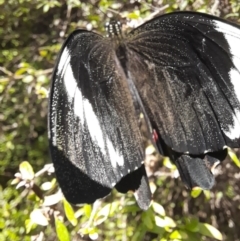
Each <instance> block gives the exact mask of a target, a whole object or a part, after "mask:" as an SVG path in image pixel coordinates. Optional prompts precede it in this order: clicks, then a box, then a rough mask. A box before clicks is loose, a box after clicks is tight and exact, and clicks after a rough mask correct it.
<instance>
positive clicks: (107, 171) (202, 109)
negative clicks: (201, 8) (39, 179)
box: [49, 12, 240, 209]
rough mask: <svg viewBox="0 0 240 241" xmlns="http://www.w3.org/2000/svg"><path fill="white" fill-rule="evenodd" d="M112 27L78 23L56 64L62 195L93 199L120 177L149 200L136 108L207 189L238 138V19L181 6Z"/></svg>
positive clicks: (141, 199)
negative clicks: (99, 30)
mask: <svg viewBox="0 0 240 241" xmlns="http://www.w3.org/2000/svg"><path fill="white" fill-rule="evenodd" d="M107 28H108V37H102V36H101V35H98V34H96V33H93V32H89V31H86V30H76V31H74V32H73V33H72V34H71V35H70V36H69V37H68V39H67V40H66V42H65V43H64V45H63V47H62V50H61V52H60V55H59V57H58V59H57V64H56V67H55V70H54V73H53V78H52V86H51V92H50V105H49V140H50V150H51V156H52V160H53V163H54V167H55V171H56V176H57V180H58V182H59V184H60V187H61V189H62V191H63V193H64V195H65V197H66V198H67V200H68V201H69V202H71V203H74V204H76V203H93V202H94V201H95V200H96V199H98V198H101V197H104V196H106V195H107V194H109V192H110V191H111V190H112V188H114V187H115V188H116V189H117V190H118V191H120V192H123V193H125V192H127V191H128V190H133V191H134V192H135V197H136V199H137V202H138V204H139V206H140V207H141V208H142V209H147V208H148V206H149V204H150V201H151V192H150V189H149V184H148V179H147V177H146V172H145V168H144V164H143V161H144V148H143V144H142V138H141V133H140V131H139V125H138V120H139V113H143V114H144V116H145V119H146V121H147V123H148V129H149V132H150V133H155V134H157V141H156V146H157V148H158V150H159V152H160V153H161V154H162V155H164V156H168V157H170V159H171V160H172V161H173V162H174V163H175V164H176V166H177V168H178V170H179V172H180V175H181V178H182V180H183V181H184V183H185V184H186V186H187V187H189V188H193V187H195V186H200V187H201V188H203V189H210V188H211V187H212V186H213V184H214V177H213V174H212V172H211V169H212V168H213V167H214V166H215V165H216V164H217V163H219V161H223V160H224V159H225V157H226V155H227V147H231V148H237V147H240V27H239V26H237V25H235V24H233V23H230V22H226V21H224V20H222V19H219V18H217V17H214V16H210V15H206V14H201V13H192V12H177V13H171V14H166V15H162V16H160V17H157V18H154V19H153V20H151V21H149V22H147V23H145V24H143V25H141V26H140V27H138V28H136V29H134V30H132V31H131V32H130V33H129V34H127V36H126V37H123V36H122V33H121V28H120V26H119V24H118V23H117V22H115V23H111V24H109V25H107ZM155 136H156V135H155Z"/></svg>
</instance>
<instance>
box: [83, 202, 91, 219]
mask: <svg viewBox="0 0 240 241" xmlns="http://www.w3.org/2000/svg"><path fill="white" fill-rule="evenodd" d="M83 209H84V212H85V215H86V216H87V217H88V218H90V216H91V212H92V206H91V205H89V204H86V205H84V206H83Z"/></svg>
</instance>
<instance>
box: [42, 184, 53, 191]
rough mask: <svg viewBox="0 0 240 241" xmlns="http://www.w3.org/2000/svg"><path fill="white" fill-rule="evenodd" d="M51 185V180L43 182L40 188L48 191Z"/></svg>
mask: <svg viewBox="0 0 240 241" xmlns="http://www.w3.org/2000/svg"><path fill="white" fill-rule="evenodd" d="M52 187H53V183H52V182H44V183H43V184H42V185H41V189H42V190H43V191H48V190H50V189H51V188H52Z"/></svg>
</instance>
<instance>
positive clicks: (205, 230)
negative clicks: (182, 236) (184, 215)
mask: <svg viewBox="0 0 240 241" xmlns="http://www.w3.org/2000/svg"><path fill="white" fill-rule="evenodd" d="M198 228H199V233H201V234H203V235H205V236H208V237H210V238H215V239H217V240H222V238H223V237H222V234H221V233H220V231H219V230H217V229H216V228H215V227H213V226H212V225H210V224H208V223H199V224H198Z"/></svg>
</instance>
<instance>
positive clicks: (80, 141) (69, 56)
mask: <svg viewBox="0 0 240 241" xmlns="http://www.w3.org/2000/svg"><path fill="white" fill-rule="evenodd" d="M103 40H104V39H103V38H102V37H101V36H99V35H97V34H94V33H91V32H87V31H75V32H74V33H72V34H71V35H70V36H69V38H68V39H67V41H66V42H65V44H64V46H63V48H62V50H61V53H60V56H59V58H58V61H57V65H56V68H55V71H54V75H53V82H52V89H51V93H50V117H49V130H50V132H49V137H50V150H51V155H52V159H53V163H54V166H55V169H56V176H57V179H58V182H59V184H60V186H61V188H62V191H63V193H64V195H65V196H66V198H67V199H68V200H69V201H70V202H72V203H92V202H94V201H95V200H96V199H98V198H100V197H104V196H106V195H107V194H108V193H109V192H110V190H111V189H112V188H113V187H114V186H115V185H116V184H117V183H118V182H119V181H120V180H121V179H122V178H123V177H124V176H126V175H127V174H128V173H131V172H133V171H134V170H136V169H138V168H139V167H140V166H141V165H142V162H143V160H144V150H143V146H142V140H141V134H140V132H139V128H138V116H137V115H136V112H135V109H134V103H133V99H132V95H131V93H130V90H129V88H128V84H127V81H126V79H125V78H126V77H125V75H124V72H123V70H122V68H121V66H120V65H119V63H118V60H117V58H116V56H115V53H114V49H113V48H111V42H109V41H106V40H105V41H103ZM139 185H140V184H139ZM130 187H131V185H129V188H128V190H129V189H130ZM147 194H149V192H148V193H147ZM148 205H149V204H148ZM148 205H147V206H148Z"/></svg>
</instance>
